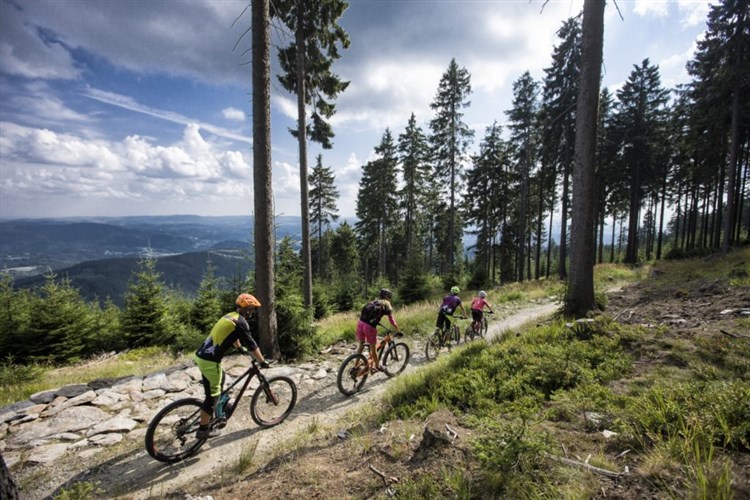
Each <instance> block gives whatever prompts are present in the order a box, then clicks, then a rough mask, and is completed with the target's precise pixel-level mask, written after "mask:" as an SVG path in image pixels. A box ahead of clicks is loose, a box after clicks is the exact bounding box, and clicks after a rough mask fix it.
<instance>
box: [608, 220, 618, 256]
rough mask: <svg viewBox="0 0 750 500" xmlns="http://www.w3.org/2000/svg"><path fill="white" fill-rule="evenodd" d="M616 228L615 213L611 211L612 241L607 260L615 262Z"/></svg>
mask: <svg viewBox="0 0 750 500" xmlns="http://www.w3.org/2000/svg"><path fill="white" fill-rule="evenodd" d="M616 230H617V214H616V213H614V212H612V243H611V246H610V249H609V262H610V263H612V264H614V263H615V232H616Z"/></svg>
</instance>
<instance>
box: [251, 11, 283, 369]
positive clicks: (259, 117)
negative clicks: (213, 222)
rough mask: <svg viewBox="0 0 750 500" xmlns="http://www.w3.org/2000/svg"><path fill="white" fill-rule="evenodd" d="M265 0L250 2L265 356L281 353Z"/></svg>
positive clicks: (260, 337)
mask: <svg viewBox="0 0 750 500" xmlns="http://www.w3.org/2000/svg"><path fill="white" fill-rule="evenodd" d="M268 15H269V4H268V0H255V1H254V2H252V39H253V63H252V64H253V182H254V189H253V191H254V195H255V221H254V225H255V236H254V238H253V240H254V244H255V286H256V288H257V294H258V299H259V300H260V303H261V304H262V307H261V308H260V309H259V311H258V332H259V335H258V341H259V343H260V347H261V349H262V350H263V352H264V353H265V354H266V356H268V357H270V358H274V359H277V358H279V357H280V355H281V351H280V349H279V339H278V335H277V331H276V330H277V322H276V294H275V290H274V281H273V280H274V250H275V247H276V240H275V238H274V227H273V187H272V181H271V172H272V168H271V167H272V165H271V56H270V44H271V35H270V29H269V25H270V23H269V18H268Z"/></svg>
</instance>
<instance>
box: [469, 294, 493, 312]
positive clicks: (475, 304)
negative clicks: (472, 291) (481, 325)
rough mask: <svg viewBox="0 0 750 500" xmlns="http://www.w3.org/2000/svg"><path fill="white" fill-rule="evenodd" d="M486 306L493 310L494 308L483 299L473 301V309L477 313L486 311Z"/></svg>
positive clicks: (475, 298)
mask: <svg viewBox="0 0 750 500" xmlns="http://www.w3.org/2000/svg"><path fill="white" fill-rule="evenodd" d="M484 306H487V307H489V308H490V309H492V306H490V303H489V302H487V301H486V300H484V299H483V298H482V297H474V300H472V301H471V308H472V309H475V310H477V311H481V310H482V309H484Z"/></svg>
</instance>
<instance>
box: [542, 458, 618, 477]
mask: <svg viewBox="0 0 750 500" xmlns="http://www.w3.org/2000/svg"><path fill="white" fill-rule="evenodd" d="M545 456H547V457H548V458H551V459H552V460H555V461H556V462H562V463H564V464H566V465H572V466H574V467H581V468H583V469H586V470H588V471H590V472H593V473H594V474H599V475H600V476H604V477H608V478H610V479H619V478H621V477H623V476H628V475H630V471H629V470H628V468H627V467H625V470H624V471H623V472H612V471H609V470H606V469H600V468H599V467H594V466H593V465H589V464H587V463H584V462H579V461H577V460H571V459H569V458H564V457H558V456H557V455H550V454H549V453H545Z"/></svg>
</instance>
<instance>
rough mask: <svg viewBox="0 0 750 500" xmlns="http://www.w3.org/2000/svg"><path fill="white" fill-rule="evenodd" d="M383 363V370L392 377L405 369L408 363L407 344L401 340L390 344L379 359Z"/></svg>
mask: <svg viewBox="0 0 750 500" xmlns="http://www.w3.org/2000/svg"><path fill="white" fill-rule="evenodd" d="M380 363H381V364H382V365H383V371H384V372H385V374H386V375H388V376H389V377H393V376H396V375H398V374H399V373H401V372H402V371H404V370H405V369H406V365H407V364H408V363H409V346H408V345H406V344H404V343H403V342H396V343H395V344H391V345H390V346H389V347H388V349H386V351H385V353H383V359H381V360H380Z"/></svg>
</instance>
